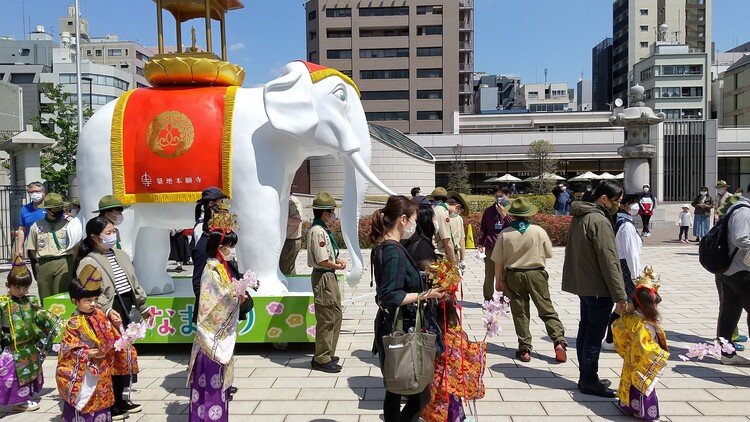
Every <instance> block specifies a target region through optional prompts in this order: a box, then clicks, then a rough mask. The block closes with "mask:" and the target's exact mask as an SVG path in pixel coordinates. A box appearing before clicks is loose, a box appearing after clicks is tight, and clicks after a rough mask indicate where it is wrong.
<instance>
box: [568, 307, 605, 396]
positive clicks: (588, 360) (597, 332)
mask: <svg viewBox="0 0 750 422" xmlns="http://www.w3.org/2000/svg"><path fill="white" fill-rule="evenodd" d="M579 298H580V299H581V322H579V323H578V336H577V337H576V353H577V354H578V370H579V371H580V379H579V383H584V384H593V383H595V382H597V381H599V353H600V352H601V350H602V340H604V334H605V333H606V331H607V324H608V323H609V318H610V315H611V313H612V307H613V306H614V302H612V298H609V297H597V296H579Z"/></svg>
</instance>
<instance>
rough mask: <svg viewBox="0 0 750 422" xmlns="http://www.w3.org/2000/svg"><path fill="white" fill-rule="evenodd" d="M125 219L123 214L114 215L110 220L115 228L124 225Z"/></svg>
mask: <svg viewBox="0 0 750 422" xmlns="http://www.w3.org/2000/svg"><path fill="white" fill-rule="evenodd" d="M124 219H125V217H123V215H122V214H114V215H113V217H112V218H111V219H110V220H111V221H112V224H114V225H115V226H119V225H120V224H122V222H123V220H124Z"/></svg>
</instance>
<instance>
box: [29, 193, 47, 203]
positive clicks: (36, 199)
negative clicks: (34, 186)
mask: <svg viewBox="0 0 750 422" xmlns="http://www.w3.org/2000/svg"><path fill="white" fill-rule="evenodd" d="M29 198H31V202H40V201H41V200H42V199H44V192H32V193H31V194H29Z"/></svg>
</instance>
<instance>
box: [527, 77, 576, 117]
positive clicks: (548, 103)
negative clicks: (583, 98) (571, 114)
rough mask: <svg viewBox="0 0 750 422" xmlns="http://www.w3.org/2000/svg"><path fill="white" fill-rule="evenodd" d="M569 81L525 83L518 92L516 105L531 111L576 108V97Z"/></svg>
mask: <svg viewBox="0 0 750 422" xmlns="http://www.w3.org/2000/svg"><path fill="white" fill-rule="evenodd" d="M570 91H571V90H569V89H568V83H567V82H558V83H534V84H529V83H527V84H523V85H521V87H520V89H519V90H518V91H517V92H516V99H515V106H516V107H517V108H519V109H526V110H529V111H531V112H541V113H544V112H556V111H573V110H575V108H576V107H575V97H574V96H573V98H571V96H572V93H571V92H570Z"/></svg>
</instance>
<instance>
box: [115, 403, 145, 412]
mask: <svg viewBox="0 0 750 422" xmlns="http://www.w3.org/2000/svg"><path fill="white" fill-rule="evenodd" d="M119 407H120V408H121V409H122V410H124V411H126V412H128V413H138V412H140V411H141V409H143V406H141V405H140V404H136V403H133V402H132V401H126V402H125V403H123V404H121V405H120V406H119Z"/></svg>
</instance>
